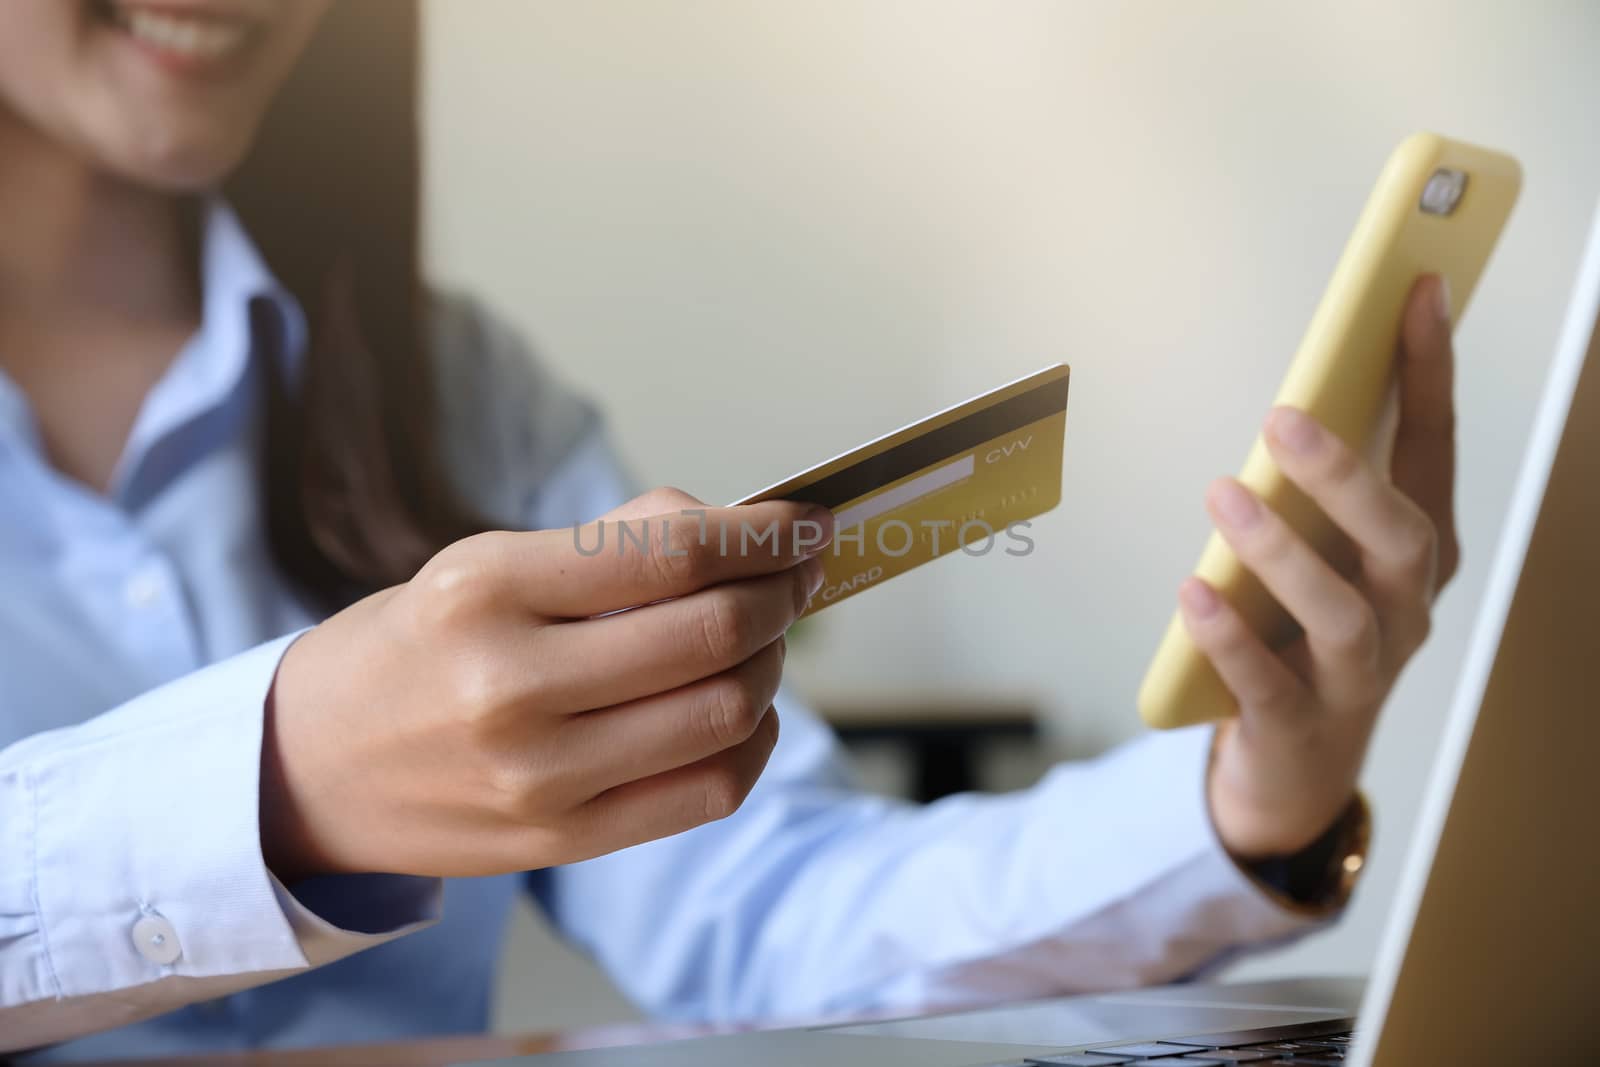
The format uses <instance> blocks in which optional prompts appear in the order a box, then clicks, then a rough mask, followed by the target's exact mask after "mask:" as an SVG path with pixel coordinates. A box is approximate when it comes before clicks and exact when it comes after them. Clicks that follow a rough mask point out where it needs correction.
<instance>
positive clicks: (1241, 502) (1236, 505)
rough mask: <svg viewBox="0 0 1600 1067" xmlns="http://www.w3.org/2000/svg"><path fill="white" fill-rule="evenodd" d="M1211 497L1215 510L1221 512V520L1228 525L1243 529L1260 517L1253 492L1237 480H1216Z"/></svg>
mask: <svg viewBox="0 0 1600 1067" xmlns="http://www.w3.org/2000/svg"><path fill="white" fill-rule="evenodd" d="M1211 497H1212V500H1213V502H1214V503H1215V504H1216V506H1217V510H1218V511H1220V512H1222V518H1223V520H1224V521H1226V522H1227V523H1228V524H1229V525H1230V526H1237V527H1239V528H1241V529H1244V528H1246V527H1249V526H1253V525H1255V522H1256V520H1257V519H1259V518H1260V517H1261V505H1260V504H1258V503H1257V502H1256V498H1255V494H1253V493H1251V492H1250V490H1248V489H1246V488H1245V487H1244V486H1242V485H1240V484H1239V483H1238V482H1235V481H1232V480H1227V481H1221V482H1218V483H1217V486H1216V488H1215V489H1214V490H1212V494H1211Z"/></svg>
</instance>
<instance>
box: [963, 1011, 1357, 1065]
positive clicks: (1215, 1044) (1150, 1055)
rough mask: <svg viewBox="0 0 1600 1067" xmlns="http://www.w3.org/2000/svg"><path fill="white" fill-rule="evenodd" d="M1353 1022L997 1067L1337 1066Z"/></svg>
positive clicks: (1203, 1037) (1112, 1048) (1147, 1044)
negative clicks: (1242, 1064) (1149, 1066)
mask: <svg viewBox="0 0 1600 1067" xmlns="http://www.w3.org/2000/svg"><path fill="white" fill-rule="evenodd" d="M1352 1022H1353V1020H1350V1019H1330V1020H1328V1021H1326V1022H1320V1023H1297V1024H1295V1025H1293V1026H1274V1027H1271V1028H1270V1029H1266V1030H1234V1031H1230V1032H1228V1033H1218V1034H1196V1035H1195V1036H1193V1037H1181V1038H1179V1037H1172V1038H1165V1039H1163V1040H1161V1041H1139V1042H1135V1043H1132V1044H1121V1045H1105V1046H1102V1047H1099V1048H1091V1049H1085V1050H1084V1051H1082V1052H1065V1053H1061V1054H1059V1055H1051V1056H1026V1057H1024V1058H1022V1059H1020V1060H1007V1061H1006V1062H1005V1063H997V1064H994V1065H993V1067H1144V1065H1146V1064H1148V1065H1151V1067H1233V1065H1234V1064H1239V1063H1248V1064H1251V1065H1252V1067H1277V1065H1281V1067H1315V1065H1337V1064H1342V1063H1344V1062H1345V1059H1346V1057H1347V1056H1348V1055H1349V1051H1350V1042H1351V1041H1353V1040H1354V1039H1355V1034H1354V1032H1353V1031H1352V1030H1351V1025H1352Z"/></svg>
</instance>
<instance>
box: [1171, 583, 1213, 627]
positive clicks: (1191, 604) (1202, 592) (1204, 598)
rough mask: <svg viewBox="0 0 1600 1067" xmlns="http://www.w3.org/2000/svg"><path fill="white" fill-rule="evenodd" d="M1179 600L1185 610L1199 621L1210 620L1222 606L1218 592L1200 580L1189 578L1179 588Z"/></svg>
mask: <svg viewBox="0 0 1600 1067" xmlns="http://www.w3.org/2000/svg"><path fill="white" fill-rule="evenodd" d="M1178 600H1179V601H1180V602H1182V604H1183V607H1184V610H1185V611H1187V612H1188V613H1189V614H1190V615H1192V616H1194V617H1195V618H1197V619H1209V618H1210V617H1211V616H1213V615H1215V614H1216V613H1217V609H1218V608H1220V607H1221V606H1222V600H1221V598H1220V597H1218V596H1217V592H1216V590H1215V589H1212V588H1211V587H1210V586H1209V585H1207V584H1206V583H1205V582H1203V581H1201V580H1200V579H1199V578H1187V579H1185V580H1184V583H1183V584H1182V585H1180V586H1178Z"/></svg>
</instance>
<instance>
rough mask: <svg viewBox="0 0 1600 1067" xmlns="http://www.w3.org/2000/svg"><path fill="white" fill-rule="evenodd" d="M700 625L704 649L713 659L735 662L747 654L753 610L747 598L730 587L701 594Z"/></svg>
mask: <svg viewBox="0 0 1600 1067" xmlns="http://www.w3.org/2000/svg"><path fill="white" fill-rule="evenodd" d="M700 601H701V603H700V611H699V622H698V626H697V627H696V632H697V633H698V640H699V644H700V652H701V654H702V655H703V656H704V657H705V658H706V660H707V661H708V662H711V663H735V662H738V661H739V660H740V659H741V658H743V657H742V656H741V655H740V653H741V652H742V651H743V650H744V648H745V645H746V641H745V635H746V633H747V632H748V630H749V628H750V619H749V614H750V611H749V609H748V608H747V607H745V604H744V601H743V600H741V599H740V598H738V597H736V596H734V595H732V594H731V593H729V592H727V591H726V590H722V589H713V590H710V591H708V592H706V593H704V594H702V595H701V597H700Z"/></svg>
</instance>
